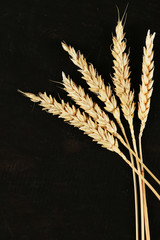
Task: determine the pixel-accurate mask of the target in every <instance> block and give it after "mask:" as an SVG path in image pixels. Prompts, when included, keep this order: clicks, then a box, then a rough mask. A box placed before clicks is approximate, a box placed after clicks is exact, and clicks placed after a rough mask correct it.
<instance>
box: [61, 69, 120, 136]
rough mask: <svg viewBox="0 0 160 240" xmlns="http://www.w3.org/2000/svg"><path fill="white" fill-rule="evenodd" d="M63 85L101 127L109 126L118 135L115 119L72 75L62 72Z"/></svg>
mask: <svg viewBox="0 0 160 240" xmlns="http://www.w3.org/2000/svg"><path fill="white" fill-rule="evenodd" d="M62 78H63V85H64V89H65V91H66V92H67V93H68V96H70V97H71V98H73V99H74V101H75V102H76V103H77V104H78V105H79V106H80V107H81V108H82V109H83V110H85V112H86V113H88V114H89V115H90V116H91V117H92V118H93V119H94V121H96V122H97V123H98V125H99V126H100V127H103V128H107V130H108V131H109V132H110V133H112V134H114V135H116V134H117V127H116V125H115V123H114V122H113V121H111V120H110V119H109V117H108V115H107V114H106V113H105V112H104V111H102V110H101V108H100V107H99V106H98V104H97V103H94V102H93V100H92V98H91V97H89V95H88V94H86V93H85V91H84V89H83V88H82V87H81V86H77V85H76V84H75V83H74V82H73V81H72V79H70V77H69V76H68V77H66V75H65V74H64V73H62Z"/></svg>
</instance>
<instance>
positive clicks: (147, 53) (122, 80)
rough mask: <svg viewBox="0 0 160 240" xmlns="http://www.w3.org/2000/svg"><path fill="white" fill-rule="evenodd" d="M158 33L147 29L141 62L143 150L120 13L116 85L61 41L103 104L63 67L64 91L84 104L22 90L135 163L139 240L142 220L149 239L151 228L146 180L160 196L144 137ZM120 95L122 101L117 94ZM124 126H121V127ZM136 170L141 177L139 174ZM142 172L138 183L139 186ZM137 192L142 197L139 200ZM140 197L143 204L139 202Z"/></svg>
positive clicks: (114, 50)
mask: <svg viewBox="0 0 160 240" xmlns="http://www.w3.org/2000/svg"><path fill="white" fill-rule="evenodd" d="M154 37H155V33H154V34H151V33H150V31H148V32H147V36H146V41H145V46H144V49H143V63H142V78H141V81H142V83H141V86H140V92H139V100H138V117H139V119H140V120H141V125H140V132H139V139H138V140H139V150H138V149H137V141H136V138H135V134H134V124H133V119H134V112H135V109H136V104H135V102H134V91H133V90H131V79H130V66H129V54H128V53H127V52H126V38H125V33H124V26H123V18H122V19H120V18H118V22H117V25H116V28H115V36H113V37H112V41H113V44H112V49H111V53H112V55H113V58H114V60H113V70H114V72H113V75H112V80H113V84H114V88H113V90H112V87H111V86H110V85H106V84H105V83H104V80H103V79H102V77H101V75H99V74H98V72H97V70H96V69H95V68H94V66H93V65H92V64H88V63H87V61H86V59H85V57H84V56H83V54H81V52H80V51H77V52H76V51H75V49H74V48H73V47H71V46H68V45H67V44H66V43H65V42H62V47H63V49H64V50H65V51H66V52H68V54H69V55H70V59H71V60H72V62H73V63H74V64H75V65H76V66H77V67H78V68H79V70H78V71H79V72H81V74H82V78H83V79H84V80H85V81H86V82H87V84H88V86H89V90H90V91H92V92H93V93H95V94H96V95H97V97H98V98H99V99H100V100H101V101H102V102H103V103H104V110H103V109H101V107H100V106H99V105H98V104H97V103H96V102H94V101H93V100H92V98H91V97H90V96H89V95H88V94H86V93H85V90H84V89H83V88H82V87H81V86H77V85H76V84H75V83H74V82H73V80H72V79H71V78H70V77H69V76H66V75H65V73H62V81H63V83H62V84H63V86H64V89H65V91H66V92H67V94H68V96H70V97H71V98H72V99H73V100H74V101H75V103H76V104H77V105H79V108H76V107H75V106H74V105H70V104H69V103H68V102H67V103H65V102H64V101H63V100H61V102H58V101H57V100H56V99H55V98H53V97H52V96H51V95H49V96H48V95H47V94H46V93H39V94H37V95H35V94H33V93H28V92H22V91H20V92H21V93H23V94H24V95H25V96H27V97H28V98H30V100H31V101H33V102H40V106H42V107H43V110H46V111H47V112H48V113H51V114H53V115H58V116H59V117H60V118H63V119H64V121H67V122H68V123H70V124H71V125H73V126H75V127H78V128H79V129H80V130H82V131H83V132H84V133H85V134H87V135H88V136H90V137H91V138H92V139H93V141H95V142H97V143H98V144H100V145H101V146H102V147H104V148H106V149H108V150H110V151H113V152H116V153H117V154H118V155H120V156H121V158H122V159H123V160H124V161H125V162H126V163H127V164H128V165H129V166H130V167H131V168H132V174H133V185H134V200H135V226H136V227H135V229H136V231H135V233H136V240H139V239H140V233H139V225H140V226H141V228H140V229H141V240H145V239H146V240H150V229H149V219H148V209H147V201H146V190H145V186H148V187H149V189H150V190H151V191H152V192H153V193H154V194H155V196H156V197H157V198H158V199H159V200H160V195H159V194H158V193H157V191H156V190H155V189H154V188H153V187H152V185H151V184H150V183H149V182H148V181H147V180H146V178H145V175H144V171H147V172H148V174H149V175H150V176H151V177H152V178H153V179H154V180H155V181H156V182H157V183H158V184H160V181H159V180H158V179H157V178H156V176H155V175H154V174H153V173H152V172H151V171H150V170H149V169H148V168H147V166H146V165H145V164H144V163H143V157H142V147H141V138H142V133H143V130H144V128H145V124H146V121H147V117H148V113H149V109H150V100H151V95H152V90H153V88H152V85H153V70H154V62H153V54H154V53H153V40H154ZM117 97H118V98H119V100H120V106H118V103H117V99H116V98H117ZM109 114H113V116H114V119H115V120H114V121H113V120H110V117H109ZM121 114H123V116H124V117H125V119H126V120H127V122H128V124H129V128H130V133H131V139H132V145H133V147H132V146H130V144H129V141H128V138H127V136H126V133H125V128H124V126H123V123H122V121H121V117H120V115H121ZM117 126H119V127H120V129H121V132H120V133H119V132H118V130H117ZM119 142H120V143H122V144H123V145H124V146H125V147H126V148H127V149H128V151H129V153H130V160H128V159H127V157H126V156H125V154H124V153H123V152H122V151H121V150H120V147H119ZM136 176H137V177H136ZM137 178H138V182H139V187H138V186H137ZM138 197H139V198H140V201H138ZM138 202H140V206H139V204H138ZM139 209H140V213H141V214H140V215H141V223H140V224H139V222H138V219H139V216H138V215H139Z"/></svg>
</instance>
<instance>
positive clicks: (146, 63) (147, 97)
mask: <svg viewBox="0 0 160 240" xmlns="http://www.w3.org/2000/svg"><path fill="white" fill-rule="evenodd" d="M154 38H155V33H153V34H150V30H148V32H147V37H146V46H145V47H144V48H143V63H142V85H141V86H140V93H139V104H138V117H139V119H140V120H141V128H140V135H142V133H143V130H144V128H145V124H146V121H147V118H148V113H149V109H150V101H151V95H152V91H153V87H152V85H153V72H154V61H153V55H154V52H153V40H154Z"/></svg>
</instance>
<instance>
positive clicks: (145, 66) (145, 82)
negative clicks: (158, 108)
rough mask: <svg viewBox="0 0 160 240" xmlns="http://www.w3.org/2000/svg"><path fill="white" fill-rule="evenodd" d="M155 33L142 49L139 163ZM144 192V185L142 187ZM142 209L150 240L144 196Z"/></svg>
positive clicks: (150, 90) (148, 99) (151, 81)
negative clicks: (143, 208)
mask: <svg viewBox="0 0 160 240" xmlns="http://www.w3.org/2000/svg"><path fill="white" fill-rule="evenodd" d="M154 38H155V33H154V34H150V30H148V32H147V36H146V41H145V47H144V48H143V63H142V85H141V86H140V93H139V104H138V117H139V119H140V120H141V126H140V133H139V153H140V159H141V162H143V156H142V143H141V139H142V134H143V130H144V128H145V125H146V121H147V118H148V113H149V109H150V101H151V95H152V91H153V87H152V85H153V72H154V61H153V55H154V52H153V41H154ZM141 171H142V173H143V175H144V171H143V166H142V165H141ZM143 189H144V192H146V191H145V185H144V187H143ZM144 207H145V225H146V236H147V240H150V228H149V218H148V208H147V200H146V195H145V196H144Z"/></svg>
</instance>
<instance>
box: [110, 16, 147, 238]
mask: <svg viewBox="0 0 160 240" xmlns="http://www.w3.org/2000/svg"><path fill="white" fill-rule="evenodd" d="M115 32H116V35H115V36H113V37H112V41H113V48H112V50H111V52H112V55H113V57H114V60H113V64H114V66H113V69H114V73H113V77H112V80H113V83H114V85H115V92H116V95H117V96H118V97H119V99H120V101H121V108H122V112H123V114H124V117H125V118H126V120H127V121H128V123H129V127H130V131H131V137H132V142H133V147H134V151H135V152H136V154H137V155H138V152H137V146H136V140H135V134H134V128H133V117H134V111H135V103H134V101H133V99H134V92H133V91H131V84H130V73H131V72H130V67H129V54H127V53H126V52H125V51H126V40H125V38H124V37H125V33H124V31H123V24H122V21H121V20H120V19H118V22H117V25H116V29H115ZM136 163H137V169H138V171H139V173H140V165H139V163H138V161H136ZM134 181H135V179H134ZM135 185H136V183H134V186H135ZM139 188H140V203H141V235H142V240H144V207H143V194H144V193H143V188H142V182H141V179H140V178H139ZM135 204H137V200H136V199H135ZM136 208H138V207H137V205H136ZM138 238H139V237H138V216H136V239H137V240H138Z"/></svg>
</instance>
